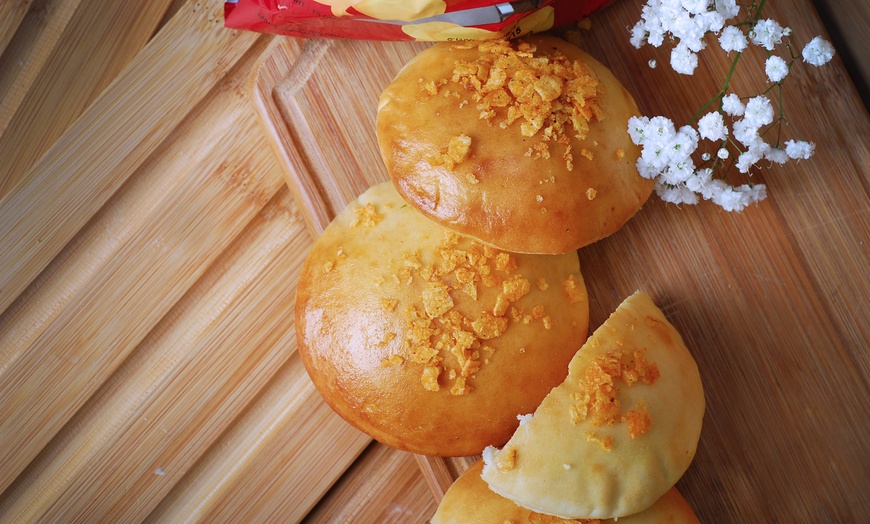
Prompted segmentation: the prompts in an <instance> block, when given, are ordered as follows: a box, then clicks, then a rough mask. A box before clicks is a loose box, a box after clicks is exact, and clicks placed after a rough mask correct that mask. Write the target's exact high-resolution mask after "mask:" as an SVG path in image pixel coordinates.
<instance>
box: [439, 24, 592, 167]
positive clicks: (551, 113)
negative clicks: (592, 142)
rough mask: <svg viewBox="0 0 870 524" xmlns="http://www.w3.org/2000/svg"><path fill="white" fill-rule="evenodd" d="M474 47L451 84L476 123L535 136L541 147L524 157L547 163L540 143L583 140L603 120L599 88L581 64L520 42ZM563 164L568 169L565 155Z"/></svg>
mask: <svg viewBox="0 0 870 524" xmlns="http://www.w3.org/2000/svg"><path fill="white" fill-rule="evenodd" d="M456 47H457V48H461V49H470V48H471V47H473V46H469V45H468V44H461V45H459V46H456ZM477 47H478V50H479V52H480V53H479V56H478V57H477V58H476V59H475V60H472V61H466V60H459V61H457V62H456V63H455V65H454V68H453V76H452V78H451V81H452V82H454V83H457V84H459V85H460V86H462V87H463V88H464V89H465V90H466V91H468V92H469V93H470V95H469V96H470V97H471V100H472V101H473V102H474V109H475V110H476V111H477V112H478V114H479V117H480V118H481V119H484V120H487V121H488V122H490V123H494V121H495V120H496V119H499V122H498V125H499V126H500V127H502V128H507V127H508V126H510V125H513V124H514V123H515V122H519V126H520V132H521V133H522V135H523V136H526V137H533V136H540V137H541V142H539V144H543V146H544V147H536V146H533V147H532V149H530V151H529V156H532V154H534V152H536V153H537V156H536V158H541V157H545V158H546V157H549V150H548V148H547V147H546V146H547V144H545V143H544V142H556V143H561V144H566V145H567V143H568V142H569V137H570V136H575V137H576V138H578V139H580V140H583V139H585V138H586V135H587V133H588V131H589V123H590V122H594V121H598V120H601V119H602V118H603V113H602V110H601V105H600V98H601V94H602V89H601V84H600V82H599V80H598V78H597V76H596V75H595V73H594V72H593V71H592V69H591V68H590V67H589V66H587V65H586V64H584V63H583V62H580V61H576V60H573V61H572V60H571V59H569V58H568V57H567V56H565V55H563V54H562V53H560V52H558V51H555V50H550V51H549V52H547V53H539V52H538V49H537V47H536V46H534V45H531V44H528V43H525V42H519V43H516V44H514V43H511V42H509V41H507V40H497V41H487V42H481V43H479V44H477ZM536 55H537V56H536ZM571 129H573V132H572V131H571ZM563 158H564V159H565V160H566V165H567V166H568V169H572V168H573V159H572V157H571V153H570V151H567V152H566V153H565V154H564V155H563Z"/></svg>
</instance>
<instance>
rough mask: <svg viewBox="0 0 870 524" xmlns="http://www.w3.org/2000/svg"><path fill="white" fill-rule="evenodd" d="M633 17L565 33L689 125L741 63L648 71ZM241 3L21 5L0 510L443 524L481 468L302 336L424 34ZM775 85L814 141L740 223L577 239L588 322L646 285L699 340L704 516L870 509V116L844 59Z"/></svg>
mask: <svg viewBox="0 0 870 524" xmlns="http://www.w3.org/2000/svg"><path fill="white" fill-rule="evenodd" d="M640 4H641V2H640V1H639V0H617V1H616V2H615V3H614V4H613V5H612V6H611V7H609V8H607V9H606V10H604V11H602V12H601V13H599V14H596V15H595V16H594V18H593V23H592V27H591V29H590V30H588V31H582V32H577V33H576V34H575V35H573V36H572V38H575V39H576V40H577V41H578V42H579V43H580V44H581V45H582V46H583V47H584V48H586V49H587V50H588V51H589V52H590V53H592V54H593V55H595V56H596V57H598V58H599V59H601V60H602V61H604V62H605V63H607V64H609V65H610V66H611V67H612V69H613V70H614V72H615V73H616V74H617V76H618V77H619V78H620V79H621V80H623V82H624V83H625V84H626V86H627V87H628V88H629V89H630V90H631V91H632V92H633V93H635V94H636V96H637V99H638V102H639V103H640V105H641V108H642V110H643V111H644V112H645V113H648V114H667V115H668V116H670V117H672V118H674V119H676V120H679V119H681V118H686V117H687V116H688V115H689V114H691V112H692V111H693V109H692V108H693V107H694V106H696V105H697V104H698V103H700V102H703V101H704V100H705V99H706V98H707V97H708V96H710V93H711V92H712V91H715V89H716V88H717V85H716V82H718V80H714V79H718V78H721V74H722V70H723V68H724V67H726V65H727V64H726V63H725V62H724V61H717V60H716V59H715V57H716V56H717V53H718V51H717V50H716V49H715V48H714V49H711V50H710V51H708V54H707V55H704V56H705V58H704V60H707V59H708V58H709V59H712V60H713V61H712V62H711V63H709V64H708V65H704V66H703V67H702V70H701V71H699V73H697V74H696V76H695V78H694V79H693V80H692V82H691V83H687V82H686V79H685V78H681V77H677V76H676V75H675V74H673V73H672V72H670V71H669V70H668V69H667V68H666V67H664V66H660V67H658V68H656V69H649V67H648V66H647V62H648V61H649V59H650V58H652V57H653V56H654V54H653V52H652V50H650V49H644V50H641V51H637V50H634V49H632V48H630V47H629V46H628V42H627V35H626V32H625V28H626V27H627V26H630V25H632V24H633V23H634V21H635V20H636V19H637V17H638V13H639V6H640ZM768 4H769V6H768V11H769V13H768V16H771V17H774V18H780V19H782V21H783V22H784V23H788V24H789V25H791V26H792V27H793V28H794V30H795V41H796V43H798V44H802V43H804V42H805V41H807V40H808V39H809V38H811V37H812V36H814V35H815V34H818V33H822V34H824V33H825V30H824V28H823V27H822V26H821V24H820V22H819V19H818V17H817V16H816V14H815V12H814V11H813V8H812V6H811V5H810V4H809V3H808V0H803V1H799V0H776V1H775V2H769V3H768ZM222 14H223V6H222V3H220V2H211V3H205V2H199V1H196V0H190V1H186V0H160V1H158V2H145V3H141V2H140V3H130V2H122V1H120V0H111V1H108V2H81V1H80V0H32V1H31V0H17V1H13V2H0V523H6V522H14V523H20V522H46V521H57V522H140V521H148V522H160V523H162V522H310V523H317V522H355V523H356V522H373V523H375V522H377V523H381V522H425V521H427V520H428V518H429V516H431V514H432V513H433V512H434V509H435V507H436V505H437V502H438V500H439V498H440V496H441V495H442V494H443V492H444V491H445V490H446V489H447V487H448V486H449V484H450V482H452V480H453V479H454V478H456V476H458V475H459V474H460V473H461V472H462V471H464V470H465V468H467V466H468V465H469V464H470V461H471V460H472V459H470V458H451V459H434V458H430V457H417V456H412V455H410V454H408V453H405V452H401V451H397V450H394V449H391V448H388V447H386V446H383V445H381V444H379V443H377V442H374V441H372V440H371V439H370V438H369V437H367V436H366V435H363V434H362V433H360V432H358V431H357V430H355V429H353V428H352V427H350V426H349V425H348V424H347V423H345V422H344V421H343V420H342V419H340V418H339V417H338V416H337V415H335V414H334V413H333V412H332V411H331V410H330V409H329V408H328V407H327V406H326V404H325V403H324V402H323V400H322V399H321V397H320V395H319V394H318V393H317V391H316V390H315V388H314V386H313V385H312V384H311V382H310V380H309V379H308V377H307V375H306V373H305V371H304V368H303V366H302V365H301V362H300V360H299V358H298V356H297V355H296V353H295V347H296V342H295V333H294V326H293V303H294V285H295V281H296V279H297V276H298V271H299V268H300V265H301V263H302V261H303V260H304V257H305V255H306V254H307V252H308V250H309V249H310V247H311V245H312V243H313V241H314V239H315V238H316V236H317V234H318V233H319V232H320V231H321V230H322V228H323V227H325V225H326V224H327V223H328V222H329V220H330V219H331V217H332V216H333V215H334V214H335V213H336V212H337V211H338V210H340V209H341V208H342V207H343V206H344V205H345V204H346V202H348V201H350V200H352V199H354V198H356V196H357V195H358V194H359V193H361V192H362V191H363V190H365V189H366V188H367V187H368V186H369V185H371V184H372V183H374V182H376V181H380V180H384V179H386V173H385V172H384V170H383V166H382V164H381V161H380V155H379V153H378V151H377V149H376V143H375V140H374V117H375V110H376V104H377V97H378V95H379V94H380V90H381V89H382V88H383V86H385V85H386V83H387V82H389V81H390V79H391V78H392V76H393V75H394V74H395V72H396V71H397V70H398V68H399V67H401V66H402V65H403V64H404V63H405V62H406V61H407V60H409V59H410V58H411V57H412V56H414V55H415V54H416V53H417V52H418V51H419V50H420V49H423V48H425V47H426V46H427V45H428V44H398V43H374V42H339V41H330V42H324V41H301V40H292V39H279V38H273V37H270V36H266V35H259V34H254V33H246V32H239V31H232V30H227V29H225V28H224V27H223V24H222V21H223V19H222ZM658 58H659V61H660V62H662V63H664V61H665V60H666V58H665V57H663V56H659V57H658ZM760 60H761V57H760V56H750V55H747V56H746V60H745V62H746V64H747V69H748V70H750V71H751V70H755V73H754V76H753V74H749V75H746V76H743V75H741V76H740V77H739V79H738V80H737V81H736V83H735V87H737V89H738V90H741V91H742V90H749V89H751V88H753V89H754V88H756V87H757V82H759V81H761V80H763V78H762V74H761V73H759V63H760ZM699 86H700V87H699ZM711 90H712V91H711ZM784 99H785V102H786V104H787V109H786V111H787V114H788V117H789V122H790V126H789V129H788V130H787V133H795V134H797V135H800V136H802V137H804V138H807V139H810V140H813V141H815V142H816V143H817V150H816V156H815V157H814V158H812V159H810V160H808V161H802V162H799V163H792V164H789V165H788V166H787V167H785V168H777V169H772V170H769V171H765V172H764V173H763V174H759V175H757V176H758V178H759V179H761V180H763V181H764V182H765V183H767V184H768V186H769V192H770V198H769V199H768V200H767V201H766V202H764V203H762V204H761V205H758V206H753V207H752V208H750V209H748V210H747V211H745V212H744V213H741V214H728V213H725V212H722V211H720V210H718V209H716V208H713V207H712V206H709V205H701V206H698V207H685V206H684V207H676V206H672V205H665V204H663V203H661V202H660V201H658V200H656V199H653V200H651V201H650V202H649V204H648V205H647V206H645V208H644V209H643V210H642V211H641V213H640V214H639V215H638V216H637V217H636V218H635V219H633V220H632V221H631V222H630V223H629V224H628V225H627V226H626V227H625V228H623V230H621V231H620V232H618V233H617V234H616V235H614V236H612V237H610V238H608V239H606V240H604V241H602V242H599V243H597V244H594V245H592V246H589V247H588V248H584V249H583V250H582V251H581V252H580V255H581V259H582V265H583V268H584V275H585V277H586V281H587V285H588V287H589V294H590V299H591V316H592V317H591V325H592V326H593V327H594V326H597V325H598V324H600V323H601V322H602V321H603V320H604V319H605V318H606V316H607V315H608V314H609V313H610V311H612V309H613V308H615V307H616V305H617V304H618V303H619V302H620V301H621V300H622V299H623V298H624V297H625V296H626V295H627V294H628V293H630V292H632V291H634V290H635V289H639V288H640V289H644V290H646V291H647V292H649V293H650V294H651V295H653V296H654V297H655V298H656V300H657V301H658V303H659V304H660V305H661V306H662V308H663V309H664V311H665V313H666V314H667V315H668V317H669V318H670V319H671V320H672V321H673V323H674V324H675V325H676V326H677V327H678V329H680V331H681V332H682V333H683V334H684V336H685V338H686V340H687V343H688V345H689V347H690V349H691V350H692V352H693V354H694V355H695V357H696V359H697V360H698V363H699V366H700V368H701V372H702V377H703V378H704V384H705V388H706V395H707V415H706V419H705V428H704V432H703V435H702V438H701V443H700V448H699V452H698V456H697V458H696V461H695V463H694V464H693V465H692V467H691V468H690V470H689V471H688V473H687V474H686V476H685V477H684V478H683V479H682V480H681V481H680V483H679V487H680V489H681V491H682V492H683V493H684V494H685V495H686V497H687V498H688V500H689V501H690V503H691V504H692V506H693V507H694V508H695V509H696V511H697V512H698V514H699V516H701V518H702V520H703V521H707V522H745V521H759V520H760V521H765V522H863V521H866V520H867V519H868V518H870V499H868V497H866V495H865V493H866V492H867V489H868V488H870V444H868V441H867V439H866V437H865V435H866V433H867V429H868V427H870V417H868V408H867V406H868V404H870V387H868V372H870V358H868V348H870V324H868V322H867V318H870V299H868V298H867V297H868V295H870V271H868V268H870V264H868V262H870V255H868V247H867V246H868V242H870V216H868V209H870V183H868V175H870V151H868V144H870V118H868V115H867V112H866V110H865V109H864V107H863V106H861V104H860V100H859V96H858V93H857V90H856V88H855V85H854V84H853V83H852V81H851V80H850V78H849V77H848V75H847V73H846V69H845V67H844V64H843V62H842V61H841V60H840V59H839V57H837V58H835V60H834V62H833V63H832V64H830V65H828V66H826V67H824V68H821V69H815V68H809V67H798V68H796V69H795V70H794V71H793V72H792V73H791V75H790V78H789V81H788V82H787V84H786V90H785V91H784Z"/></svg>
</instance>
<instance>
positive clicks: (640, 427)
mask: <svg viewBox="0 0 870 524" xmlns="http://www.w3.org/2000/svg"><path fill="white" fill-rule="evenodd" d="M625 420H626V422H628V434H629V435H630V436H631V438H633V439H635V438H637V437H640V436H642V435H644V434H646V432H647V431H649V430H650V428H652V417H651V416H650V414H649V411H648V410H647V409H646V408H645V407H643V406H639V407H636V408H634V409H632V410H631V411H629V412H628V413H626V414H625Z"/></svg>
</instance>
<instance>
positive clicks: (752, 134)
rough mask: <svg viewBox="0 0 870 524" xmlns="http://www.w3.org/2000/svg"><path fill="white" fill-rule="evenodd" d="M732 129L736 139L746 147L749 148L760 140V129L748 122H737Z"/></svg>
mask: <svg viewBox="0 0 870 524" xmlns="http://www.w3.org/2000/svg"><path fill="white" fill-rule="evenodd" d="M732 128H733V129H734V138H735V139H736V140H737V141H738V142H740V143H741V144H743V145H744V146H746V147H749V145H750V144H752V143H753V142H755V140H756V139H757V138H758V128H757V127H755V126H752V125H749V122H747V121H746V120H737V121H735V122H734V124H733V125H732Z"/></svg>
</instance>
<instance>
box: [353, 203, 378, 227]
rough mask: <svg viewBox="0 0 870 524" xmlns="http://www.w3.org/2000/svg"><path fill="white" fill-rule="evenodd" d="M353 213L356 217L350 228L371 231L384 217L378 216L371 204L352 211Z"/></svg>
mask: <svg viewBox="0 0 870 524" xmlns="http://www.w3.org/2000/svg"><path fill="white" fill-rule="evenodd" d="M353 212H354V214H355V215H356V219H355V220H354V221H353V223H352V224H351V225H350V227H352V228H356V227H364V228H366V229H371V228H373V227H375V226H376V225H378V222H380V221H381V220H383V219H384V215H382V214H380V213H379V212H378V210H377V208H375V206H374V204H372V203H371V202H370V203H368V204H366V205H364V206H361V207H358V208H356V209H354V211H353Z"/></svg>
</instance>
